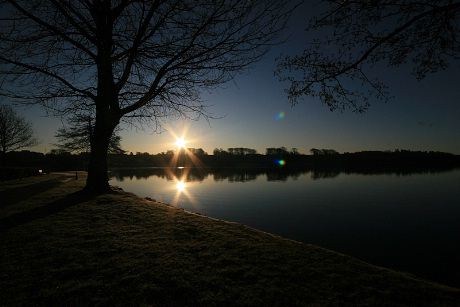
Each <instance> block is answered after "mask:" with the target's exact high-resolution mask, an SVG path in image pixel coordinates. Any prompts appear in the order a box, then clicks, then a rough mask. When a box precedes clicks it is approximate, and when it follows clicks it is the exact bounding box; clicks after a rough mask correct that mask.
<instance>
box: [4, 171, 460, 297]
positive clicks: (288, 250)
mask: <svg viewBox="0 0 460 307" xmlns="http://www.w3.org/2000/svg"><path fill="white" fill-rule="evenodd" d="M72 174H73V175H74V173H72ZM82 177H83V176H79V180H70V181H67V182H63V183H62V184H60V185H59V186H53V187H52V188H51V189H50V190H47V191H44V192H42V193H40V194H36V195H33V196H31V197H30V198H28V199H25V200H23V201H20V202H16V203H15V204H10V205H8V206H6V207H4V208H2V209H3V210H2V211H1V217H0V218H3V219H4V218H5V217H8V216H10V217H11V215H12V214H13V215H14V214H18V213H21V212H22V213H24V212H31V211H32V212H33V210H38V209H40V208H47V206H48V207H49V203H48V202H49V201H50V200H52V203H58V204H60V205H61V206H64V208H60V207H57V208H56V212H52V214H49V215H46V216H40V217H39V218H36V219H32V220H30V221H27V222H26V223H23V224H20V225H16V226H15V227H11V228H10V229H8V230H6V231H2V233H1V238H0V243H1V246H2V247H1V250H2V253H1V258H0V264H1V267H2V268H4V269H2V271H3V272H4V273H2V274H3V278H2V281H1V282H0V287H1V289H3V290H2V291H1V295H0V300H1V301H2V302H6V305H17V304H25V303H30V302H34V303H37V304H38V305H49V304H60V305H62V304H72V303H74V304H78V305H81V304H115V305H121V304H132V303H134V304H154V305H155V304H158V305H166V306H172V305H186V306H189V305H195V306H196V305H198V306H200V305H209V306H217V305H225V304H229V303H231V304H232V305H245V306H259V305H263V304H266V305H267V304H268V305H293V306H295V305H308V304H314V305H324V304H325V305H330V304H332V305H336V304H345V305H414V304H417V305H433V304H434V305H460V289H456V288H452V287H448V286H444V285H441V284H437V283H435V282H431V281H425V280H423V279H419V278H417V277H415V276H412V275H409V274H407V273H401V272H397V271H393V270H390V269H386V268H383V267H378V266H374V265H372V264H368V263H366V262H364V261H362V260H359V259H356V258H354V257H351V256H347V255H344V254H341V253H337V252H334V251H331V250H328V249H324V248H321V247H318V246H315V245H311V244H305V243H302V242H298V241H295V240H291V239H287V238H284V237H281V236H278V235H275V234H271V233H267V232H263V231H261V230H258V229H254V228H252V227H249V226H246V225H243V224H240V223H236V222H229V221H225V220H220V219H215V218H211V217H208V216H205V215H202V214H197V213H194V212H189V211H187V210H184V209H179V208H176V207H174V206H172V205H169V204H164V203H159V202H156V201H153V200H147V199H143V198H140V197H138V196H136V195H135V194H133V193H129V192H124V191H123V192H120V191H118V192H115V193H114V194H107V195H100V196H97V197H93V198H77V199H73V202H71V200H72V199H71V198H69V197H70V196H69V195H75V193H74V194H72V193H73V192H77V191H78V190H79V189H80V188H81V187H82V184H83V178H82ZM31 181H33V180H31ZM0 187H1V186H0ZM25 187H26V186H24V188H25ZM19 188H20V186H19ZM69 193H70V194H69ZM77 195H78V194H77ZM74 198H75V197H74ZM53 201H54V202H53ZM61 209H62V210H61ZM18 272H21V274H18ZM94 293H96V294H97V295H96V296H95V297H94Z"/></svg>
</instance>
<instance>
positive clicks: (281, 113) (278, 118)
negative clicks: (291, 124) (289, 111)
mask: <svg viewBox="0 0 460 307" xmlns="http://www.w3.org/2000/svg"><path fill="white" fill-rule="evenodd" d="M285 116H286V113H284V112H283V111H281V112H279V113H278V114H276V116H275V119H276V120H283V119H284V117H285Z"/></svg>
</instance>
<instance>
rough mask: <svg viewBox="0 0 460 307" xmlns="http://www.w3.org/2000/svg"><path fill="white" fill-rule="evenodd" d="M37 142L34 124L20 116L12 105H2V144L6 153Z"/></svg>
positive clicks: (0, 128)
mask: <svg viewBox="0 0 460 307" xmlns="http://www.w3.org/2000/svg"><path fill="white" fill-rule="evenodd" d="M35 144H37V140H36V139H35V138H34V137H33V130H32V125H31V124H30V123H29V122H28V121H26V120H25V119H24V118H23V117H21V116H19V115H18V114H17V113H16V112H15V111H14V110H13V108H12V107H10V106H7V105H0V146H1V152H2V154H3V155H4V154H5V153H6V152H8V151H13V150H18V149H21V148H24V147H29V146H33V145H35Z"/></svg>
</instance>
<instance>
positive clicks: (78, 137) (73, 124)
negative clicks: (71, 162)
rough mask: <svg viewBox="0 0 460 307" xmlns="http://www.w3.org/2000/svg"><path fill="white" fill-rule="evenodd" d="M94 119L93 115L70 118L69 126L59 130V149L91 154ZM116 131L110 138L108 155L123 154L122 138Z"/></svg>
mask: <svg viewBox="0 0 460 307" xmlns="http://www.w3.org/2000/svg"><path fill="white" fill-rule="evenodd" d="M94 121H95V120H94V117H92V116H91V114H75V115H73V116H72V117H70V118H69V120H68V124H67V126H63V127H61V128H59V129H58V130H57V132H56V134H55V137H56V139H57V141H58V142H57V144H55V145H56V146H57V147H58V149H60V150H63V151H67V152H73V153H81V152H90V151H91V140H92V139H93V135H94ZM118 130H119V129H117V128H116V129H115V130H114V132H113V134H112V136H111V137H110V142H109V149H108V153H111V154H122V153H124V152H125V151H124V150H123V149H122V148H121V144H120V142H121V136H120V135H119V134H118Z"/></svg>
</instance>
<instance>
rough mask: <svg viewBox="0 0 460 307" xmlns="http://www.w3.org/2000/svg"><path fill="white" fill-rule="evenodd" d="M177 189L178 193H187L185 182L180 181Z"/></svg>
mask: <svg viewBox="0 0 460 307" xmlns="http://www.w3.org/2000/svg"><path fill="white" fill-rule="evenodd" d="M176 189H177V191H178V192H179V193H182V192H184V191H185V182H183V181H178V182H177V183H176Z"/></svg>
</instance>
